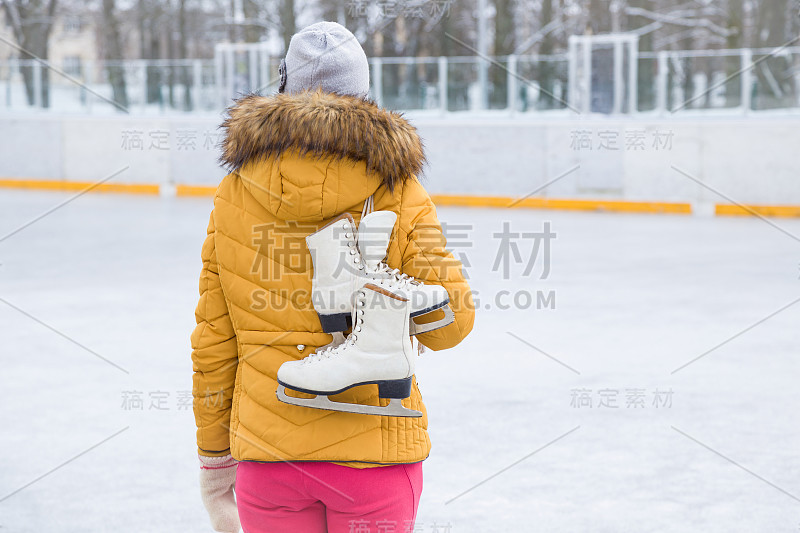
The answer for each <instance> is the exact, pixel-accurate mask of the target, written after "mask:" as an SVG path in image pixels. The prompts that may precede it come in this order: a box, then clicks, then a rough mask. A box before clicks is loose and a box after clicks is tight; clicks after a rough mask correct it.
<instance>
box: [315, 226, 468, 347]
mask: <svg viewBox="0 0 800 533" xmlns="http://www.w3.org/2000/svg"><path fill="white" fill-rule="evenodd" d="M396 220H397V215H396V214H395V213H393V212H391V211H373V212H371V213H369V214H367V215H365V216H363V217H362V219H361V224H360V225H359V228H358V229H356V225H355V222H354V220H353V217H352V216H350V214H349V213H345V214H343V215H341V216H340V217H338V218H336V219H334V220H333V221H332V222H331V223H330V224H328V225H327V226H325V227H324V228H322V229H320V230H319V231H317V232H316V233H314V234H312V235H309V236H308V237H306V244H307V245H308V249H309V251H310V252H311V260H312V265H313V268H314V274H313V278H312V302H313V304H314V308H315V309H316V311H317V314H318V315H319V320H320V323H321V324H322V330H323V331H324V332H326V333H333V332H336V331H344V330H345V329H347V328H348V323H347V320H348V319H349V318H350V311H351V310H352V308H353V297H354V295H355V293H356V291H357V290H358V289H360V288H361V287H363V286H364V284H365V283H376V284H378V285H381V286H383V287H385V288H386V289H388V290H390V291H392V292H396V293H398V294H399V295H400V296H402V297H403V298H406V299H407V300H409V301H410V313H411V316H412V317H416V316H420V315H424V314H427V313H430V312H432V311H435V310H437V309H442V310H443V311H444V314H445V316H444V318H442V319H440V320H437V321H434V322H430V323H428V324H421V325H417V324H416V323H415V322H414V321H413V320H411V321H410V333H411V334H412V335H417V334H419V333H425V332H427V331H432V330H434V329H437V328H440V327H443V326H446V325H448V324H450V323H451V322H453V320H454V317H453V311H452V310H451V309H450V308H449V306H448V305H447V304H448V303H449V302H450V298H449V296H448V294H447V290H445V288H444V287H442V286H439V285H425V284H423V283H422V282H420V281H418V280H415V279H414V278H413V277H409V276H407V275H405V274H403V273H401V272H400V271H399V270H398V269H393V268H390V267H389V266H388V265H387V264H386V263H384V262H383V259H384V258H385V257H386V249H387V247H388V246H389V240H390V238H391V235H392V229H393V228H394V224H395V221H396Z"/></svg>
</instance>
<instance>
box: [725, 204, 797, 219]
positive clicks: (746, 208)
mask: <svg viewBox="0 0 800 533" xmlns="http://www.w3.org/2000/svg"><path fill="white" fill-rule="evenodd" d="M714 214H715V215H717V216H734V217H737V216H738V217H742V216H744V217H749V216H754V214H758V215H761V216H764V217H783V218H794V217H800V205H735V204H717V205H716V206H715V207H714Z"/></svg>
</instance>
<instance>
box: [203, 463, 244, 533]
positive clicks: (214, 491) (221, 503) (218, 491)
mask: <svg viewBox="0 0 800 533" xmlns="http://www.w3.org/2000/svg"><path fill="white" fill-rule="evenodd" d="M199 458H200V495H201V497H202V499H203V505H205V506H206V510H207V511H208V516H209V517H210V518H211V526H212V527H213V528H214V531H219V532H220V533H237V532H238V531H239V527H240V524H239V512H238V511H237V509H236V500H235V499H234V497H233V484H234V482H235V481H236V465H237V464H238V462H237V461H236V459H234V458H233V457H232V456H231V455H230V454H228V455H226V456H224V457H206V456H204V455H200V456H199Z"/></svg>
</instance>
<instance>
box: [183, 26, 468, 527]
mask: <svg viewBox="0 0 800 533" xmlns="http://www.w3.org/2000/svg"><path fill="white" fill-rule="evenodd" d="M281 72H282V82H281V89H280V94H277V95H275V96H271V97H262V96H256V95H251V96H247V97H245V98H242V99H241V100H239V101H237V102H236V104H235V105H234V106H233V107H232V108H231V109H230V110H229V117H228V118H227V119H226V121H225V122H224V124H223V127H224V128H225V130H226V136H225V140H224V142H223V156H222V161H223V163H224V164H225V165H227V166H228V168H230V169H231V173H230V174H229V175H228V176H226V177H225V178H224V179H223V181H222V183H221V184H220V186H219V188H218V190H217V193H216V195H215V198H214V209H213V211H212V213H211V220H210V222H209V225H208V232H207V233H208V234H207V238H206V241H205V243H204V245H203V249H202V258H203V270H202V273H201V276H200V301H199V304H198V306H197V311H196V318H197V328H196V329H195V331H194V333H193V335H192V348H193V352H192V360H193V363H194V365H193V366H194V387H193V391H194V413H195V420H196V423H197V428H198V429H197V444H198V452H199V456H200V461H201V492H202V496H203V501H204V503H205V505H206V507H207V509H208V512H209V514H210V516H211V521H212V525H213V526H214V528H215V529H216V530H217V531H224V532H229V531H230V532H233V531H238V529H239V521H240V520H241V525H242V527H243V528H244V530H245V531H246V532H248V533H251V532H252V533H261V532H273V531H298V532H304V533H308V532H325V531H328V532H345V531H351V530H353V528H354V527H360V528H361V529H358V530H359V531H367V530H370V531H378V530H386V528H387V527H389V526H390V525H391V526H393V528H394V530H395V531H403V530H405V529H407V528H409V527H413V521H414V519H415V516H416V510H417V506H418V503H419V497H420V492H421V490H422V464H421V462H422V460H423V459H425V458H426V457H427V456H428V453H429V451H430V440H429V438H428V433H427V431H426V430H427V416H426V414H425V408H424V406H423V404H422V400H421V396H420V392H419V388H418V387H417V384H416V382H414V383H413V386H412V392H411V396H410V398H408V399H406V400H404V401H403V404H404V405H405V406H406V407H409V408H411V409H415V410H419V411H421V412H422V413H423V416H422V417H419V418H399V417H389V416H375V415H363V414H352V413H341V412H333V411H323V410H318V409H310V408H307V407H300V406H294V405H288V404H286V403H281V402H280V401H278V399H277V398H276V393H275V392H276V389H277V386H278V383H277V381H276V374H277V371H278V368H279V367H280V366H281V364H282V363H284V362H286V361H291V360H296V359H302V358H304V357H306V356H307V355H309V354H311V353H313V352H314V350H315V349H316V348H317V347H320V346H323V345H326V344H328V343H330V342H331V339H332V336H331V335H329V334H326V333H323V330H322V327H321V325H320V322H319V318H318V316H317V314H316V313H315V311H314V306H313V302H312V301H311V298H310V294H311V280H312V275H313V268H312V263H311V259H310V255H309V252H308V249H307V248H306V243H305V237H306V236H307V235H310V234H312V233H314V232H316V231H317V230H318V229H319V228H321V227H323V226H325V225H326V224H327V223H328V222H329V221H330V220H332V219H334V218H336V217H337V216H339V215H341V214H342V213H350V214H351V215H352V216H353V218H354V219H355V220H356V221H358V220H359V217H360V215H361V213H362V206H364V204H365V202H368V203H369V202H371V203H372V205H373V208H374V209H375V210H388V211H393V212H395V213H396V214H397V224H396V231H395V233H394V235H393V237H392V241H391V243H390V245H389V250H388V253H387V256H386V262H387V263H388V264H389V265H390V266H391V267H396V268H400V269H401V270H402V272H403V273H405V274H408V275H409V276H414V277H415V278H417V279H419V280H421V281H423V282H424V283H426V284H439V285H442V286H443V287H444V288H445V289H446V290H447V292H448V295H449V298H450V307H451V309H452V310H453V312H454V315H455V321H454V322H453V323H451V324H450V325H448V326H446V327H443V328H440V329H437V330H434V331H430V332H428V333H422V334H419V335H418V336H417V340H418V341H419V342H420V343H422V344H423V345H425V346H427V347H429V348H431V349H433V350H441V349H445V348H450V347H453V346H455V345H456V344H458V343H459V342H460V341H461V340H462V339H463V338H464V337H465V336H466V335H467V334H468V333H469V331H470V330H471V329H472V324H473V319H474V311H473V308H472V299H471V295H470V290H469V286H468V285H467V283H466V281H465V280H464V277H463V275H462V272H461V264H460V263H459V262H458V261H457V260H456V259H454V258H453V256H452V255H451V254H450V253H449V252H448V251H447V250H445V248H444V245H445V239H444V237H443V235H442V230H441V226H440V224H439V221H438V219H437V216H436V209H435V207H434V205H433V203H432V201H431V199H430V197H429V196H428V194H427V193H426V192H425V190H424V188H423V187H422V185H421V184H420V183H419V181H418V180H417V178H416V176H415V175H416V174H418V173H419V172H420V170H421V168H422V165H423V163H424V153H423V149H422V143H421V141H420V139H419V136H418V135H417V133H416V130H415V129H414V128H413V127H412V126H411V125H409V124H408V123H407V122H406V121H405V120H404V119H403V118H401V116H400V115H398V114H395V113H391V112H387V111H385V110H382V109H380V108H379V107H377V106H376V105H375V104H374V103H372V102H370V101H368V100H366V96H367V92H368V90H369V66H368V63H367V58H366V55H365V54H364V51H363V50H362V49H361V46H360V45H359V44H358V42H357V41H356V39H355V37H354V36H353V35H352V34H351V33H350V32H349V31H347V30H346V29H345V28H344V27H342V26H340V25H338V24H335V23H331V22H321V23H318V24H314V25H312V26H309V27H307V28H305V29H304V30H302V31H301V32H299V33H298V34H296V35H295V36H294V37H293V38H292V40H291V43H290V45H289V49H288V51H287V55H286V58H285V60H284V63H283V64H282V69H281ZM370 198H371V200H370ZM437 313H438V314H439V315H441V314H442V311H441V310H438V311H436V312H433V313H429V314H428V315H425V316H424V317H422V318H421V319H418V320H417V322H430V321H432V320H436V319H438V318H440V317H439V316H437ZM334 399H335V400H337V401H346V402H349V403H361V404H372V405H378V403H379V402H378V398H377V387H376V386H375V385H364V386H358V387H355V388H353V389H350V390H348V391H347V392H345V393H342V394H340V395H337V396H335V397H334ZM234 480H235V482H236V498H235V500H234V494H233V485H234ZM237 505H238V513H237ZM381 527H382V528H384V529H380V528H381ZM389 530H391V529H389Z"/></svg>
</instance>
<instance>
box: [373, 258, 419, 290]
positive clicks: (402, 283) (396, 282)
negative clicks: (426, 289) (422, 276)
mask: <svg viewBox="0 0 800 533" xmlns="http://www.w3.org/2000/svg"><path fill="white" fill-rule="evenodd" d="M375 274H378V275H386V276H387V277H386V278H383V277H380V278H378V279H377V281H378V283H379V284H381V285H382V284H383V283H384V282H388V284H389V285H391V286H394V287H407V286H408V285H419V284H420V282H419V281H417V280H415V279H414V277H413V276H409V275H408V274H404V273H402V272H400V269H399V268H392V267H390V266H389V265H387V264H386V263H384V262H383V261H381V262H380V263H378V268H376V269H375Z"/></svg>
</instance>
